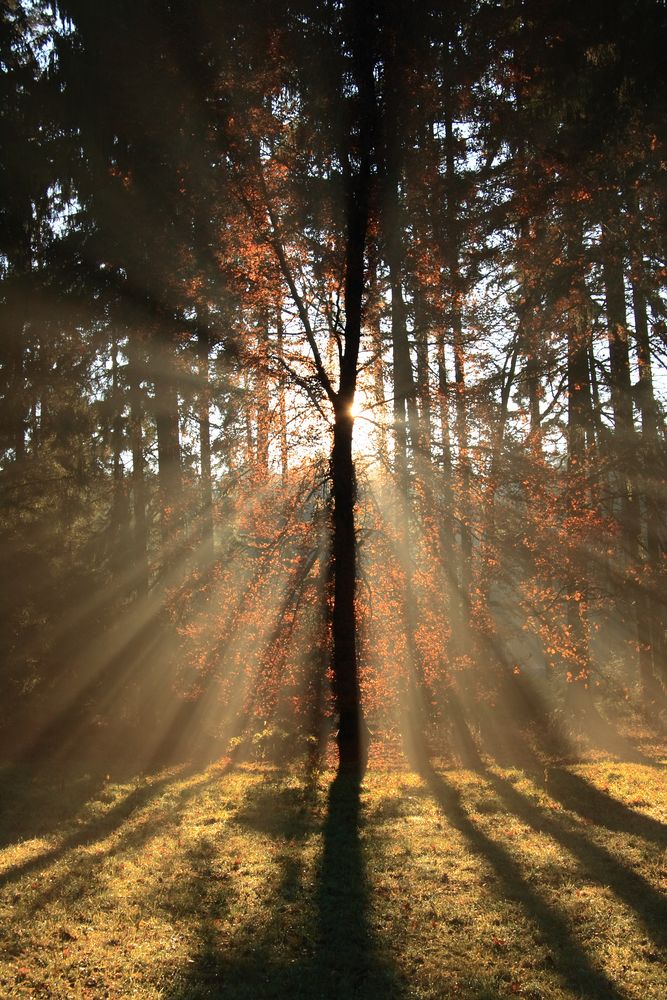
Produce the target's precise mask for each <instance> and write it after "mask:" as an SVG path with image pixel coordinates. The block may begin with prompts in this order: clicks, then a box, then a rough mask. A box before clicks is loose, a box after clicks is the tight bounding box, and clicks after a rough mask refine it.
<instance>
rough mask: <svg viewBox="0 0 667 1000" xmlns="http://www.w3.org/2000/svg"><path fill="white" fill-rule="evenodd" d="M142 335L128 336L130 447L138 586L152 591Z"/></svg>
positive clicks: (143, 591)
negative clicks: (144, 442)
mask: <svg viewBox="0 0 667 1000" xmlns="http://www.w3.org/2000/svg"><path fill="white" fill-rule="evenodd" d="M142 354H143V348H142V343H141V337H140V335H139V334H138V333H137V332H136V331H130V333H129V338H128V378H129V394H130V448H131V451H132V512H133V517H134V538H133V554H134V559H133V562H134V588H135V590H136V592H137V593H138V594H140V595H145V594H147V593H148V524H147V519H146V478H145V470H144V444H143V419H144V411H143V394H142V390H141V382H142V377H143V369H144V363H145V361H144V358H143V357H142Z"/></svg>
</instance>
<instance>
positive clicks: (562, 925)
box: [420, 761, 623, 1000]
mask: <svg viewBox="0 0 667 1000" xmlns="http://www.w3.org/2000/svg"><path fill="white" fill-rule="evenodd" d="M420 773H421V777H422V778H423V780H424V781H425V783H426V784H427V786H428V788H429V789H430V791H431V794H432V795H433V797H434V799H435V800H436V802H437V803H438V805H439V806H440V808H441V809H442V811H443V813H444V814H445V816H446V817H447V819H448V820H449V822H450V823H451V824H452V826H454V828H455V829H457V830H458V831H459V832H460V833H461V835H462V836H463V837H464V838H465V840H466V841H467V844H468V847H469V849H470V850H471V851H472V852H473V853H474V854H476V855H477V856H478V857H479V858H481V859H482V860H483V861H485V862H486V863H487V864H490V865H491V866H492V867H493V869H494V871H495V873H496V875H497V877H498V879H499V881H500V883H501V886H502V891H503V895H504V896H505V898H509V899H515V900H516V901H517V902H519V903H520V904H521V906H522V907H523V909H524V911H525V913H526V914H527V915H528V917H529V918H530V919H531V920H532V921H533V922H534V923H535V924H536V925H538V926H539V928H540V930H541V932H542V934H543V935H544V937H545V938H546V939H547V940H548V941H549V943H550V946H551V949H552V955H553V962H554V967H555V970H556V971H557V973H558V974H559V976H560V977H561V979H562V981H563V983H564V984H565V985H566V986H567V987H568V988H570V989H572V990H573V991H574V992H575V993H576V995H577V996H580V997H587V998H590V1000H600V998H601V997H604V998H605V1000H623V994H622V993H620V992H619V991H618V990H617V988H616V986H615V985H614V983H613V982H612V981H611V980H610V979H608V977H607V976H606V975H605V974H604V972H602V971H600V970H598V969H596V968H595V967H594V966H593V965H591V963H590V960H589V958H588V956H587V955H586V953H585V951H584V950H583V949H582V948H581V946H580V945H579V944H578V943H577V941H575V940H574V939H573V937H572V935H571V933H570V930H569V928H568V926H567V923H566V921H565V920H564V918H563V917H562V916H561V915H560V914H559V913H558V912H557V911H556V910H554V909H553V908H552V907H551V906H549V904H548V903H547V902H545V900H544V899H542V897H541V896H540V895H539V893H538V892H536V891H535V889H534V888H533V887H532V886H531V885H530V883H529V882H528V881H527V880H526V879H525V878H524V876H523V874H522V872H521V868H520V866H519V864H518V863H517V862H516V861H515V860H514V858H513V857H512V856H511V854H510V853H509V852H508V851H507V850H505V848H504V847H502V846H501V845H500V844H498V843H496V842H495V841H493V840H491V839H490V837H487V836H486V834H485V833H484V832H483V831H482V830H480V829H479V827H477V826H475V824H474V823H473V822H472V821H471V820H470V818H469V817H468V815H467V813H466V811H465V809H464V807H463V805H462V803H461V795H460V792H458V791H457V789H455V788H452V787H451V786H450V785H448V784H447V783H446V782H445V780H444V779H443V778H442V776H441V775H439V774H438V773H437V772H436V771H435V770H434V768H433V767H432V766H431V764H430V762H428V761H424V763H423V764H422V766H421V768H420Z"/></svg>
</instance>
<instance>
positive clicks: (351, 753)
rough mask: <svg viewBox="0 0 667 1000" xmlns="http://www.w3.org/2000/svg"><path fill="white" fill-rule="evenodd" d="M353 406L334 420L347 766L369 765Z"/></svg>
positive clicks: (340, 695)
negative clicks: (358, 604)
mask: <svg viewBox="0 0 667 1000" xmlns="http://www.w3.org/2000/svg"><path fill="white" fill-rule="evenodd" d="M353 425H354V420H353V418H352V415H351V413H350V407H349V405H348V406H344V405H343V406H341V407H340V408H338V409H337V411H336V415H335V423H334V440H333V451H332V455H331V478H332V483H333V501H334V510H333V564H334V606H333V619H332V629H333V673H334V694H335V698H336V708H337V711H338V717H339V722H338V750H339V761H340V767H341V769H343V770H350V769H357V768H359V769H361V770H363V768H364V765H365V748H364V743H365V739H364V729H363V727H364V723H363V718H362V711H361V704H360V697H359V672H358V664H357V623H356V612H355V595H356V583H357V547H356V538H355V528H354V505H355V500H356V483H355V473H354V462H353V460H352V428H353Z"/></svg>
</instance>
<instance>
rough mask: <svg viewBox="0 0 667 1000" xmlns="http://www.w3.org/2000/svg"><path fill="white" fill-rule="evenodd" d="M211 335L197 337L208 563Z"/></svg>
mask: <svg viewBox="0 0 667 1000" xmlns="http://www.w3.org/2000/svg"><path fill="white" fill-rule="evenodd" d="M209 350H210V338H209V334H208V331H207V330H205V329H200V331H199V334H198V337H197V354H198V365H199V398H198V400H197V408H198V415H197V416H198V423H199V463H200V490H201V530H200V535H201V545H202V552H201V562H202V565H204V566H208V565H209V564H210V562H211V560H212V559H213V485H212V478H211V420H210V415H209V408H210V395H211V389H210V384H209V377H208V356H209Z"/></svg>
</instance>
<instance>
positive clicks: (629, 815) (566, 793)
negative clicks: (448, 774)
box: [463, 718, 667, 847]
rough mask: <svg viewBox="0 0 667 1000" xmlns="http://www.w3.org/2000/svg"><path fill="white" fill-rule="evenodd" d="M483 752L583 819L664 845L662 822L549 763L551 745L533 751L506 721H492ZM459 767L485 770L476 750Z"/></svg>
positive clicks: (658, 767) (646, 762)
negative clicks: (521, 773) (516, 769)
mask: <svg viewBox="0 0 667 1000" xmlns="http://www.w3.org/2000/svg"><path fill="white" fill-rule="evenodd" d="M508 733H511V736H508V735H507V734H508ZM484 749H485V750H486V751H487V752H488V754H489V756H490V757H492V758H493V759H494V760H495V761H496V762H497V763H498V764H499V765H500V766H501V767H510V766H516V767H519V768H520V769H521V770H523V771H525V772H526V774H527V775H528V776H529V777H530V779H531V780H532V781H533V782H534V783H535V784H536V785H538V786H539V787H540V788H542V789H543V790H544V791H546V792H548V793H549V795H550V796H551V798H553V799H556V800H557V801H558V802H560V803H561V804H562V805H563V806H565V808H566V809H568V810H570V811H572V812H575V813H577V814H578V815H579V816H581V817H582V818H583V819H585V820H587V821H589V822H591V823H595V824H596V825H597V826H604V827H606V828H607V829H608V830H613V831H615V832H618V833H628V834H631V835H632V836H638V837H642V838H643V839H644V840H647V841H650V842H651V843H654V844H656V845H658V846H660V847H662V846H664V845H665V841H666V838H667V827H665V824H664V823H661V822H660V821H659V820H655V819H652V818H651V817H650V816H644V815H643V814H642V813H639V812H636V811H635V810H634V809H631V808H630V807H629V806H626V805H625V804H624V803H622V802H619V801H618V799H615V798H614V797H613V796H612V795H609V794H608V793H607V792H604V791H602V790H601V789H600V788H597V787H596V786H595V785H593V784H591V783H590V782H589V781H586V779H585V778H582V777H581V776H580V775H578V774H575V773H574V772H572V771H570V770H568V769H567V768H565V767H562V766H560V765H559V764H554V763H552V762H551V749H552V748H551V746H550V745H549V744H547V745H546V746H544V745H542V744H541V743H540V744H539V745H538V748H537V752H536V751H535V750H534V749H533V748H532V747H531V746H530V745H529V744H528V742H527V740H526V739H525V737H524V736H523V735H522V734H521V733H520V731H518V730H517V727H516V725H514V726H512V724H511V721H510V719H509V718H508V719H506V720H505V719H504V718H501V719H500V720H499V719H497V718H496V719H495V720H492V722H491V723H490V724H489V725H488V727H487V731H486V733H485V745H484ZM641 763H642V764H643V765H644V766H647V767H649V766H650V767H651V768H653V769H654V770H665V768H664V766H663V765H660V764H657V763H656V762H655V760H651V759H649V758H643V759H642V760H641ZM463 764H464V766H466V767H468V768H470V769H471V770H475V771H486V768H485V766H484V762H483V760H482V757H481V756H480V754H479V753H478V752H476V750H472V751H469V754H468V759H467V760H465V761H463Z"/></svg>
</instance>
